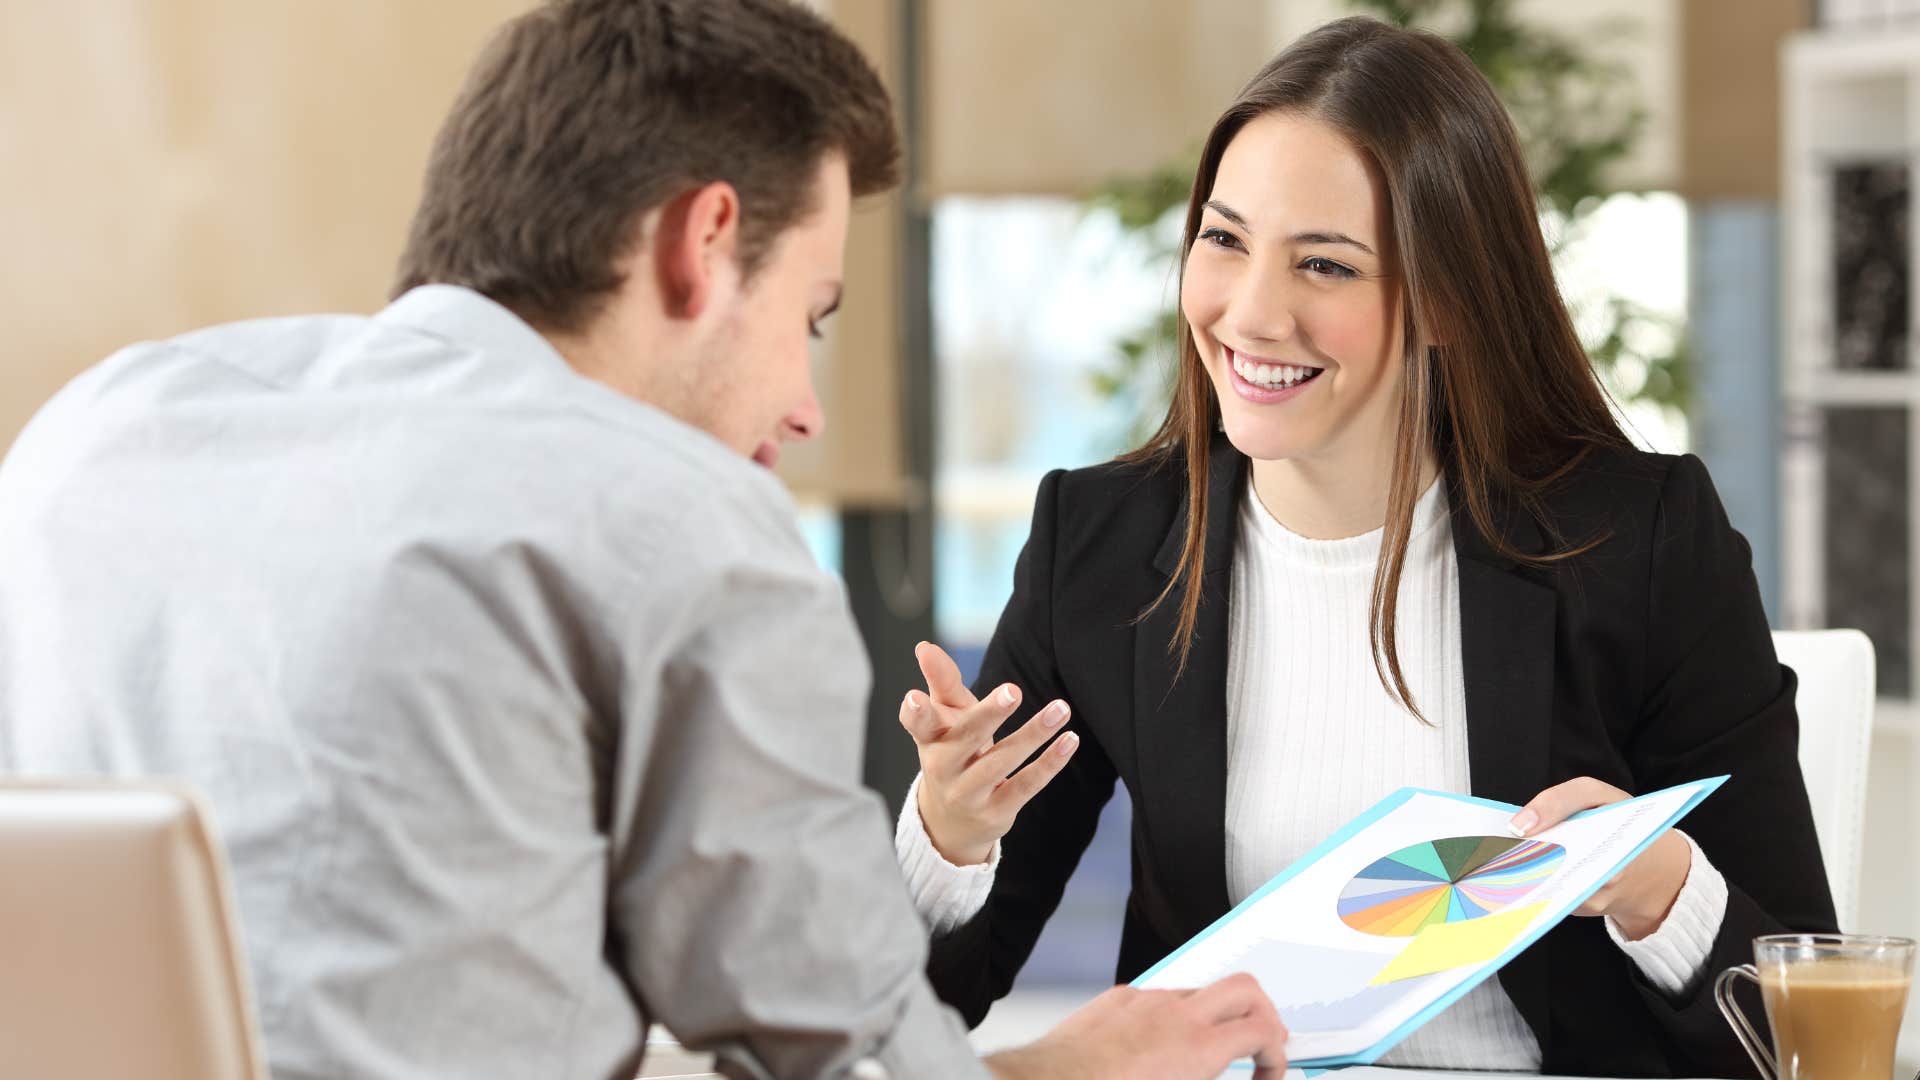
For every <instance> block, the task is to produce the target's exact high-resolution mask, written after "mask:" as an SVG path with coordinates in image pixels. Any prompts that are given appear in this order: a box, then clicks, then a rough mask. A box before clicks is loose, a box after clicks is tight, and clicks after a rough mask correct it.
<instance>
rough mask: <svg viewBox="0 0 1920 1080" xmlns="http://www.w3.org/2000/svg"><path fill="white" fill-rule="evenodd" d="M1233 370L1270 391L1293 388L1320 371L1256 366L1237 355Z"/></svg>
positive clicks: (1282, 365) (1282, 366)
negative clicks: (1287, 387)
mask: <svg viewBox="0 0 1920 1080" xmlns="http://www.w3.org/2000/svg"><path fill="white" fill-rule="evenodd" d="M1233 370H1235V371H1237V372H1239V373H1240V377H1241V378H1243V379H1245V380H1247V381H1248V382H1250V383H1255V384H1258V385H1260V386H1264V387H1266V388H1268V389H1278V388H1281V387H1286V386H1292V385H1293V384H1295V383H1298V382H1300V381H1302V380H1304V379H1306V378H1307V377H1308V376H1310V375H1313V374H1316V373H1317V372H1318V371H1319V370H1320V369H1319V368H1311V367H1301V366H1297V365H1294V364H1256V363H1253V362H1252V361H1250V360H1248V359H1246V358H1245V357H1243V356H1241V355H1239V354H1238V353H1236V354H1234V357H1233Z"/></svg>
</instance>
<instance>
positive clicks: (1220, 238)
mask: <svg viewBox="0 0 1920 1080" xmlns="http://www.w3.org/2000/svg"><path fill="white" fill-rule="evenodd" d="M1200 239H1202V240H1205V241H1206V242H1207V243H1209V244H1212V245H1213V246H1214V247H1223V248H1227V249H1229V250H1237V249H1238V248H1239V247H1240V238H1239V237H1237V236H1235V235H1233V234H1232V233H1230V232H1228V231H1227V230H1225V229H1222V228H1220V227H1219V226H1218V225H1216V226H1213V227H1212V228H1208V229H1202V230H1201V231H1200Z"/></svg>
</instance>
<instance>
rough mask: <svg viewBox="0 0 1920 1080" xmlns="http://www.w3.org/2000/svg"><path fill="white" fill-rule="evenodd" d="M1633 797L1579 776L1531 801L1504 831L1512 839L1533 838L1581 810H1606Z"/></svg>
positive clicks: (1612, 787) (1589, 778)
mask: <svg viewBox="0 0 1920 1080" xmlns="http://www.w3.org/2000/svg"><path fill="white" fill-rule="evenodd" d="M1629 798H1632V796H1630V795H1628V794H1627V793H1626V792H1624V791H1621V790H1620V789H1619V788H1617V787H1614V786H1613V785H1612V784H1608V783H1603V782H1602V781H1599V780H1595V779H1594V778H1593V777H1591V776H1582V777H1580V778H1578V779H1575V780H1569V781H1567V782H1566V783H1564V784H1556V785H1554V786H1553V787H1550V788H1548V789H1547V790H1545V791H1543V792H1541V793H1540V794H1538V795H1535V796H1534V797H1533V801H1531V802H1529V803H1527V805H1525V806H1523V807H1521V808H1520V812H1519V813H1517V814H1515V815H1513V820H1512V821H1510V822H1508V823H1507V828H1509V829H1511V830H1512V831H1513V835H1515V836H1532V835H1534V834H1535V833H1538V832H1540V831H1542V830H1545V829H1551V828H1553V827H1554V826H1555V825H1558V824H1560V823H1561V822H1563V821H1565V820H1567V819H1568V818H1570V817H1572V816H1573V815H1575V814H1577V813H1579V812H1580V811H1582V810H1591V809H1593V808H1594V807H1596V806H1609V805H1611V804H1613V803H1617V802H1619V801H1620V800H1622V799H1629Z"/></svg>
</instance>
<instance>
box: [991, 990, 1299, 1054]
mask: <svg viewBox="0 0 1920 1080" xmlns="http://www.w3.org/2000/svg"><path fill="white" fill-rule="evenodd" d="M1286 1045H1287V1029H1286V1028H1285V1027H1284V1026H1282V1025H1281V1023H1280V1017H1279V1015H1278V1014H1276V1013H1275V1012H1274V1011H1273V1003H1272V1002H1270V1001H1268V1000H1267V995H1266V994H1265V993H1264V992H1262V991H1261V989H1260V984H1259V983H1258V982H1256V981H1254V978H1253V976H1251V975H1245V974H1241V975H1229V976H1228V977H1226V978H1224V979H1222V980H1220V981H1219V982H1217V983H1214V984H1213V985H1212V986H1208V987H1205V988H1204V989H1200V990H1136V989H1134V988H1133V987H1131V986H1116V987H1114V988H1113V989H1111V990H1108V991H1107V992H1106V993H1104V994H1101V995H1100V996H1099V997H1097V998H1094V999H1093V1001H1092V1002H1091V1003H1089V1004H1088V1005H1087V1006H1086V1007H1085V1008H1082V1009H1081V1010H1080V1011H1079V1012H1076V1013H1074V1014H1073V1015H1072V1016H1069V1017H1067V1018H1066V1020H1064V1021H1062V1022H1061V1024H1060V1026H1059V1027H1057V1028H1054V1029H1053V1031H1051V1032H1050V1033H1048V1035H1047V1036H1046V1037H1045V1038H1043V1039H1041V1040H1040V1041H1039V1042H1036V1043H1034V1044H1032V1045H1031V1046H1026V1047H1022V1048H1020V1049H1018V1050H1009V1051H1006V1052H1004V1053H1000V1054H995V1055H993V1056H992V1057H989V1058H988V1059H987V1062H986V1064H987V1067H988V1068H990V1069H992V1070H993V1073H994V1075H995V1076H997V1077H999V1078H1000V1080H1043V1078H1044V1080H1185V1078H1188V1077H1191V1078H1192V1080H1214V1077H1217V1076H1219V1075H1220V1073H1221V1072H1223V1071H1224V1070H1225V1069H1226V1068H1227V1066H1229V1065H1231V1064H1233V1063H1234V1062H1236V1061H1238V1060H1240V1059H1241V1058H1248V1057H1250V1058H1252V1059H1253V1063H1254V1073H1253V1080H1280V1076H1281V1074H1282V1073H1284V1072H1286V1069H1287V1055H1286Z"/></svg>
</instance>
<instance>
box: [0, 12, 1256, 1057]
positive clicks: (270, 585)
mask: <svg viewBox="0 0 1920 1080" xmlns="http://www.w3.org/2000/svg"><path fill="white" fill-rule="evenodd" d="M897 156H898V146H897V139H896V136H895V133H894V129H893V123H892V118H891V114H890V110H889V106H888V103H887V100H886V96H885V93H884V91H883V90H882V89H881V87H880V84H879V81H878V80H877V78H876V77H875V76H874V74H873V72H872V70H871V69H870V68H869V67H868V66H867V65H866V63H865V61H864V60H863V59H862V58H861V57H860V56H859V54H858V52H857V50H855V49H854V47H853V46H852V45H851V44H849V43H848V42H847V41H845V40H844V39H843V38H841V37H840V36H839V35H838V34H836V33H835V32H834V31H833V30H832V29H830V28H829V27H828V26H827V25H826V24H825V23H824V22H822V21H821V20H819V19H818V18H816V17H814V16H812V15H810V14H808V13H807V12H806V11H805V10H803V9H801V8H799V7H796V6H794V5H792V4H789V3H787V2H785V0H559V2H555V3H552V4H549V5H548V6H545V7H542V8H540V9H538V10H536V11H534V12H532V13H530V14H528V15H526V16H525V17H523V18H521V19H519V20H517V21H516V22H514V23H512V24H510V25H509V26H508V27H507V28H506V30H505V31H504V32H503V33H502V34H501V35H500V36H499V37H498V38H497V39H496V40H495V42H494V43H493V44H492V46H491V47H490V48H489V50H488V51H487V52H486V54H485V55H484V56H483V57H482V59H481V60H480V62H479V64H478V66H477V67H476V69H475V71H474V72H473V73H472V75H471V76H470V78H469V81H468V83H467V85H466V87H465V89H464V91H463V92H462V95H461V97H460V99H459V101H458V102H457V103H456V105H455V107H454V109H453V112H452V114H451V116H450V117H449V118H448V120H447V122H446V125H445V127H444V128H443V130H442V132H441V134H440V137H439V140H438V142H437V144H436V146H435V148H434V153H433V157H432V161H431V164H430V166H429V170H428V176H427V181H426V187H425V193H424V196H423V199H422V202H421V206H420V208H419V211H418V214H417V216H416V219H415V222H414V226H413V231H412V235H411V238H410V240H409V244H408V247H407V251H406V254H405V255H404V257H403V259H402V269H401V283H400V286H401V291H402V292H403V295H400V296H399V297H398V299H397V300H396V301H395V303H394V304H393V305H392V306H390V307H389V308H387V309H386V310H385V311H383V312H381V313H380V314H379V315H377V316H375V317H373V318H371V319H366V318H348V317H317V318H301V319H282V320H273V321H265V322H257V323H247V324H239V325H235V326H228V327H220V328H215V329H212V330H206V331H202V332H199V333H195V334H189V335H186V336H184V337H181V338H177V339H174V340H172V341H167V342H160V343H151V344H146V345H139V346H135V347H133V348H130V349H127V350H125V351H123V352H121V353H120V354H118V355H116V356H115V357H113V358H111V359H110V360H108V361H107V362H106V363H104V364H102V365H101V366H99V367H97V368H95V369H93V370H92V371H89V372H87V373H86V374H84V375H82V376H81V377H80V378H78V379H77V380H75V381H74V382H73V383H72V384H71V385H70V386H68V387H67V388H66V389H65V390H63V391H62V392H61V393H60V395H58V396H57V397H56V398H55V399H54V400H53V401H52V402H51V403H50V404H48V405H47V406H46V408H45V409H43V410H42V412H41V413H40V414H39V415H38V416H37V417H36V418H35V419H34V421H33V423H32V424H31V425H30V426H29V428H28V430H27V431H26V432H25V433H24V434H23V435H22V436H21V438H20V440H19V442H18V443H17V444H16V446H15V447H14V449H13V451H12V452H11V454H10V455H9V457H8V458H7V461H6V463H5V465H4V467H0V556H3V557H0V691H3V692H4V694H5V698H4V709H0V770H4V771H6V772H13V773H19V772H26V773H55V772H60V773H76V772H85V773H95V772H105V773H112V774H117V775H145V774H164V775H170V776H182V777H186V778H188V779H190V780H192V781H193V782H195V783H196V784H198V785H199V786H200V787H201V788H202V789H203V790H204V791H205V792H206V793H207V795H208V796H209V798H210V799H211V801H212V804H213V806H214V809H215V813H216V816H217V818H218V820H219V823H220V825H221V827H222V829H223V831H224V833H225V835H226V838H227V842H228V848H229V852H230V855H231V859H232V863H233V869H234V879H235V881H236V892H237V894H238V900H239V907H240V914H241V920H240V921H241V924H242V931H243V933H244V935H245V938H246V942H247V946H248V952H249V956H250V958H251V968H252V973H253V982H254V987H255V990H256V996H257V999H258V1006H259V1014H260V1018H261V1022H262V1025H263V1027H264V1029H265V1036H266V1042H267V1047H268V1052H269V1056H270V1059H271V1062H272V1066H273V1069H274V1072H275V1075H276V1076H279V1077H342V1076H374V1077H449V1076H460V1077H515V1078H521V1077H526V1078H531V1077H540V1078H548V1077H582V1078H589V1077H590V1078H594V1080H606V1078H614V1077H625V1076H630V1075H631V1074H632V1072H633V1070H634V1068H635V1065H636V1063H637V1061H638V1058H639V1055H640V1051H641V1042H642V1034H643V1032H644V1030H645V1026H646V1021H647V1020H648V1019H649V1018H655V1019H658V1020H660V1021H662V1022H664V1023H665V1024H666V1025H667V1026H668V1027H670V1028H671V1029H672V1030H673V1031H675V1032H676V1033H677V1034H678V1035H679V1036H680V1037H681V1038H682V1040H684V1041H685V1042H686V1043H687V1044H689V1045H691V1046H694V1047H703V1048H711V1049H713V1050H715V1051H717V1052H718V1053H719V1055H720V1057H721V1060H722V1063H723V1068H725V1069H727V1070H728V1071H729V1072H730V1073H732V1074H734V1075H742V1076H779V1077H788V1076H837V1075H852V1076H860V1077H870V1076H885V1075H892V1076H895V1077H903V1078H905V1077H911V1078H915V1080H919V1078H929V1077H934V1078H937V1077H946V1076H956V1077H958V1076H977V1075H982V1074H983V1071H984V1069H983V1065H982V1063H981V1062H979V1061H977V1060H975V1059H973V1057H972V1056H971V1054H970V1053H969V1051H968V1050H967V1047H966V1044H965V1042H964V1041H963V1033H962V1031H961V1029H960V1026H959V1024H958V1023H957V1021H956V1019H955V1018H954V1016H953V1014H952V1013H951V1012H949V1011H948V1010H946V1009H945V1008H944V1007H942V1006H941V1005H939V1004H938V1002H937V1001H936V1000H935V998H934V997H933V995H932V993H931V991H930V990H929V989H928V987H927V985H926V983H925V981H924V979H923V977H922V974H921V966H922V964H923V963H924V960H925V953H926V949H925V941H924V940H923V929H922V927H921V926H920V924H919V922H918V921H917V919H916V917H915V916H914V915H913V913H912V909H911V907H910V906H909V904H908V901H907V898H906V895H905V891H904V887H903V886H902V884H901V882H900V880H899V877H898V873H897V871H896V869H895V867H894V862H893V856H892V853H891V850H890V848H889V845H888V840H887V837H888V828H887V824H886V822H885V820H884V815H883V812H882V809H881V807H880V805H879V803H878V800H876V799H875V798H874V797H873V796H872V795H871V794H869V793H866V792H863V791H862V790H861V789H860V788H859V787H858V785H857V783H856V782H855V776H856V773H857V769H858V762H859V760H860V753H859V739H860V736H859V726H860V721H859V717H860V716H861V715H862V705H863V703H864V701H865V698H866V695H867V692H868V689H869V686H868V683H869V680H870V673H869V671H868V669H867V667H866V662H865V659H864V657H863V656H862V654H861V652H860V649H859V645H858V642H857V638H856V637H855V635H854V633H853V630H852V628H851V626H850V625H849V621H848V618H847V613H846V610H845V602H844V598H843V596H842V594H841V592H840V591H839V588H838V586H837V584H835V583H834V582H833V581H832V580H831V579H830V578H827V577H825V576H823V575H822V574H821V573H820V572H819V571H818V570H817V569H816V568H815V567H814V566H813V565H812V562H811V559H810V558H809V557H808V555H807V553H806V551H805V549H804V547H803V546H802V544H801V541H800V539H799V536H798V534H797V531H796V529H795V526H794V522H793V517H792V508H791V504H790V502H789V500H788V498H787V496H786V494H785V492H784V491H783V490H782V489H781V488H780V486H779V484H778V483H777V482H776V481H775V480H774V479H773V477H772V474H771V473H770V472H768V471H767V470H766V469H764V468H762V467H761V466H768V465H771V464H772V463H773V461H774V459H775V457H776V456H777V454H778V452H779V447H780V445H781V444H782V443H783V442H786V441H789V440H793V439H803V438H807V437H809V436H811V435H813V434H815V433H816V432H817V431H818V430H819V429H820V426H821V423H822V417H821V412H820V408H819V406H818V404H817V403H816V402H815V400H814V397H813V394H812V390H811V389H810V385H809V372H808V363H807V334H808V331H809V330H810V329H812V328H816V327H817V326H818V324H819V323H820V321H821V320H822V319H824V318H826V316H827V315H828V314H829V313H830V312H831V311H832V310H833V309H834V307H835V306H836V305H837V303H838V302H839V298H840V276H841V262H842V250H843V245H844V241H845V232H846V221H847V215H848V204H849V201H850V199H851V197H853V196H855V195H861V194H866V193H869V192H873V191H879V190H882V189H884V188H886V187H888V186H889V185H891V184H892V183H893V182H894V176H895V171H896V160H897ZM583 376H584V377H583ZM756 463H757V464H756ZM1283 1039H1284V1032H1283V1031H1282V1029H1281V1028H1280V1026H1279V1022H1278V1020H1277V1018H1276V1017H1275V1016H1274V1014H1273V1011H1272V1008H1271V1006H1270V1005H1269V1004H1268V1003H1267V1002H1266V1000H1265V999H1264V997H1262V996H1261V995H1260V994H1259V991H1258V988H1257V987H1256V986H1255V985H1254V984H1253V983H1252V981H1251V980H1249V979H1245V978H1240V979H1235V980H1229V981H1227V982H1224V983H1222V984H1219V985H1217V986H1215V987H1212V988H1209V989H1206V990H1201V991H1197V992H1193V993H1189V994H1158V995H1149V994H1142V993H1136V992H1132V991H1127V990H1120V991H1115V992H1110V993H1109V994H1107V995H1103V996H1102V997H1101V998H1099V999H1097V1000H1096V1001H1095V1002H1094V1003H1093V1004H1092V1005H1090V1006H1089V1007H1088V1008H1086V1009H1084V1010H1082V1011H1081V1012H1080V1013H1078V1014H1076V1015H1075V1016H1074V1017H1073V1018H1071V1019H1069V1020H1068V1021H1067V1022H1066V1023H1065V1024H1063V1025H1062V1027H1061V1028H1060V1029H1059V1030H1058V1031H1056V1032H1055V1033H1053V1034H1052V1035H1050V1036H1049V1037H1048V1038H1046V1039H1044V1040H1042V1041H1041V1042H1039V1043H1036V1044H1035V1045H1033V1046H1031V1047H1027V1048H1024V1049H1022V1050H1017V1051H1014V1052H1011V1053H1008V1054H1005V1055H1002V1056H1000V1057H996V1058H993V1059H989V1061H988V1062H986V1063H985V1068H987V1069H991V1070H992V1071H993V1073H995V1074H996V1075H999V1076H1003V1077H1025V1076H1048V1077H1054V1076H1087V1077H1123V1076H1140V1077H1156V1078H1157V1077H1169V1076H1196V1077H1199V1076H1212V1075H1214V1074H1215V1072H1216V1071H1217V1070H1218V1069H1219V1068H1221V1067H1222V1066H1223V1065H1225V1064H1226V1063H1227V1062H1229V1061H1230V1060H1232V1059H1234V1058H1236V1057H1241V1056H1246V1055H1249V1054H1252V1055H1255V1056H1257V1058H1258V1059H1259V1060H1260V1062H1261V1063H1262V1064H1263V1065H1266V1066H1269V1067H1273V1068H1277V1067H1279V1066H1280V1065H1282V1064H1283V1061H1282V1057H1281V1043H1282V1040H1283Z"/></svg>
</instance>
